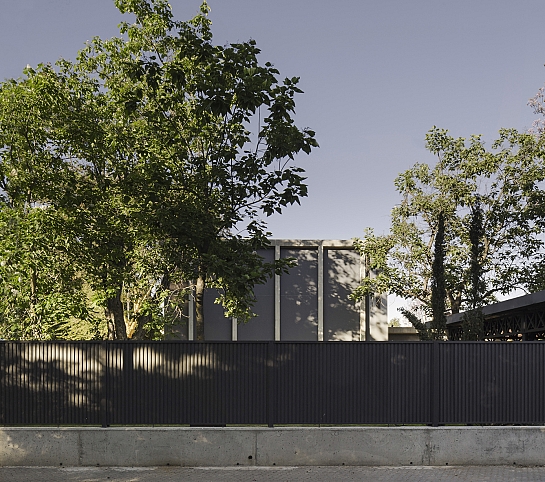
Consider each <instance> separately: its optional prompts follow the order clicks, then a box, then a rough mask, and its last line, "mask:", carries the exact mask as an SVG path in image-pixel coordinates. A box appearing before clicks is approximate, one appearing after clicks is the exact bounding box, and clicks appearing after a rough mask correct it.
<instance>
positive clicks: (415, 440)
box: [0, 427, 545, 467]
mask: <svg viewBox="0 0 545 482" xmlns="http://www.w3.org/2000/svg"><path fill="white" fill-rule="evenodd" d="M506 464H508V465H513V464H516V465H543V464H545V427H438V428H431V427H393V428H389V427H334V428H329V427H328V428H315V427H312V428H307V427H303V428H301V427H287V428H246V427H244V428H238V427H228V428H186V427H154V428H150V427H130V428H128V427H112V428H106V429H103V428H90V427H78V428H73V427H71V428H29V427H24V428H10V427H5V428H2V429H0V466H56V467H59V466H97V465H100V466H135V467H149V466H162V465H176V466H186V467H197V466H209V467H225V466H236V465H241V466H256V465H257V466H273V465H276V466H313V465H360V466H365V465H369V466H379V465H380V466H407V465H432V466H440V465H506Z"/></svg>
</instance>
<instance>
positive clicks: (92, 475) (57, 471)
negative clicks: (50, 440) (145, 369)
mask: <svg viewBox="0 0 545 482" xmlns="http://www.w3.org/2000/svg"><path fill="white" fill-rule="evenodd" d="M355 480H357V481H370V482H371V481H372V482H383V481H388V482H412V481H414V482H417V481H418V482H447V481H448V482H462V481H471V482H479V481H490V482H512V481H545V467H512V466H506V467H244V468H243V467H224V468H181V467H146V468H141V467H138V468H137V467H67V468H55V467H0V481H1V482H29V481H40V482H99V481H100V482H102V481H106V482H170V481H183V482H204V481H206V482H216V481H218V482H220V481H221V482H303V481H312V482H330V481H355Z"/></svg>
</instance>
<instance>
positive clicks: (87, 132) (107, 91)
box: [0, 0, 317, 339]
mask: <svg viewBox="0 0 545 482" xmlns="http://www.w3.org/2000/svg"><path fill="white" fill-rule="evenodd" d="M115 3H116V6H117V7H118V9H119V10H120V11H121V12H122V13H126V14H132V15H133V16H134V17H135V21H134V22H133V23H122V24H120V33H121V35H120V37H116V38H112V39H108V40H103V39H100V38H94V39H93V40H92V41H91V42H89V43H88V44H87V46H86V47H85V48H84V49H83V50H81V51H80V52H79V55H78V58H77V61H76V62H73V63H72V62H68V61H66V60H60V61H58V62H57V64H56V66H55V67H52V66H49V65H40V66H38V67H36V68H35V69H32V68H27V69H26V71H25V77H24V78H22V79H18V80H10V81H7V82H5V83H4V84H2V86H1V88H0V169H1V171H0V174H1V175H2V176H3V184H2V186H1V187H2V190H3V199H2V206H1V207H0V209H1V210H2V212H4V213H6V216H12V215H13V213H14V212H15V211H14V210H15V209H19V211H20V212H22V213H23V214H24V216H27V217H32V216H35V215H36V214H35V213H38V212H40V213H42V214H44V215H45V213H48V215H51V216H54V217H55V219H57V220H59V223H60V231H59V232H57V233H56V235H55V236H56V237H55V236H53V234H52V233H51V231H50V227H51V226H52V225H51V226H50V225H43V226H42V228H43V233H44V239H46V240H49V239H50V238H52V237H55V239H57V240H59V242H60V243H61V244H63V245H64V246H65V249H64V251H63V253H64V254H65V256H66V257H67V259H70V262H68V266H71V267H72V271H70V270H69V272H66V273H65V271H63V269H65V268H66V266H65V264H66V263H65V264H62V263H61V264H62V266H61V265H58V266H57V265H55V266H56V267H55V268H52V267H47V268H44V275H46V272H57V271H58V272H59V273H61V272H62V273H63V276H64V277H65V278H66V280H67V283H66V287H69V289H70V290H72V291H74V290H75V291H76V292H78V293H80V294H81V293H83V294H84V295H81V296H80V297H79V298H78V297H76V298H74V299H75V300H79V299H80V298H81V300H82V303H83V305H82V306H83V307H84V306H87V311H86V312H87V313H91V314H92V315H93V316H95V317H96V316H97V312H96V310H95V311H93V310H89V307H88V306H89V302H92V303H94V306H95V307H98V308H100V309H103V310H104V315H105V317H106V319H107V321H108V335H109V337H110V338H119V339H124V338H134V337H156V336H161V335H163V334H164V332H165V326H164V324H165V323H166V322H167V320H166V318H168V317H166V313H168V312H169V307H171V308H172V309H175V308H176V306H177V304H178V303H179V302H180V300H181V297H183V296H184V295H185V294H187V293H188V291H191V290H192V292H193V293H194V296H195V300H196V306H197V334H198V338H199V339H203V336H204V314H203V292H204V289H205V287H207V286H208V287H214V288H216V289H217V290H218V292H219V293H220V295H219V298H218V300H217V301H218V302H220V303H222V305H223V306H224V308H225V313H226V315H227V316H235V317H237V318H238V319H239V320H248V319H249V318H250V317H251V307H252V304H253V302H254V295H253V287H254V285H255V284H256V283H263V282H265V281H266V279H267V278H268V277H269V276H271V275H272V274H273V273H281V272H283V271H285V270H286V269H287V267H288V266H289V264H290V262H289V260H281V261H276V262H274V263H265V262H264V261H263V259H262V258H261V257H260V256H258V255H257V253H256V251H257V249H259V248H261V247H264V246H266V245H267V236H268V234H269V233H267V231H266V224H265V223H264V222H263V220H262V218H263V217H266V216H268V215H270V214H272V213H275V212H276V213H281V212H282V209H283V208H284V207H286V206H288V205H291V204H294V203H299V202H300V198H301V197H304V196H306V195H307V186H306V184H305V182H304V181H305V178H304V171H303V169H302V168H300V167H297V166H295V165H294V160H295V156H296V155H297V154H298V153H299V152H304V153H307V154H309V153H310V152H311V149H312V148H314V147H317V142H316V140H315V138H314V132H313V131H312V130H310V129H300V128H298V127H297V126H296V125H295V122H294V119H293V114H294V110H295V102H294V97H295V95H296V94H298V93H301V90H300V89H299V88H298V86H297V85H298V80H299V79H298V78H297V77H293V78H286V79H285V80H284V81H283V82H280V81H279V80H278V78H277V77H278V75H279V72H278V70H276V69H275V68H274V66H273V65H272V64H270V63H268V62H267V63H265V64H264V65H262V64H260V63H259V61H258V55H259V53H260V51H259V49H258V48H257V46H256V43H255V41H253V40H250V41H248V42H242V43H234V44H229V45H225V46H216V45H214V44H213V43H212V33H211V24H210V20H209V19H208V11H209V8H208V6H207V4H206V3H205V2H204V3H203V4H202V6H201V9H200V13H199V14H198V15H197V16H196V17H195V18H193V19H192V20H190V21H186V22H182V21H176V20H174V19H173V16H172V12H171V9H170V7H169V5H168V4H167V2H166V1H164V0H116V2H115ZM29 106H30V107H31V109H29ZM19 211H18V212H19ZM7 233H8V231H7V230H6V231H3V232H2V233H0V245H5V244H6V243H7ZM44 243H46V244H45V250H46V251H47V252H48V254H49V255H50V256H51V257H52V259H54V260H55V261H56V262H57V261H59V262H60V261H61V260H62V258H61V257H59V256H57V255H56V254H55V253H56V251H55V249H53V248H54V245H53V244H47V243H49V241H47V242H46V241H44ZM0 251H1V246H0ZM12 259H13V257H12ZM10 262H11V263H12V262H13V261H10ZM17 262H18V263H23V260H22V259H21V258H18V261H17ZM25 263H26V262H25ZM26 264H28V263H26ZM51 266H53V265H51ZM56 270H57V271H56ZM27 272H28V273H30V274H28V275H27V278H25V279H26V280H27V281H28V279H29V278H28V277H31V276H32V272H33V271H32V269H30V270H28V269H27ZM0 282H1V283H4V288H5V289H7V290H9V289H11V288H10V286H11V285H10V281H9V279H8V278H7V277H5V278H4V277H3V278H2V279H1V280H0ZM27 284H28V283H27ZM63 286H64V285H61V284H58V285H55V287H54V288H51V289H50V292H56V291H58V290H61V288H62V289H68V288H63ZM51 290H53V291H51ZM31 291H32V290H31ZM30 298H32V296H30ZM86 302H87V305H85V303H86ZM75 308H76V307H70V308H69V309H68V307H67V309H66V313H64V314H63V315H62V316H64V318H66V317H67V316H68V315H69V316H70V317H72V316H76V315H75V314H74V312H75V311H74V310H75ZM77 308H78V309H80V305H79V304H78V305H77ZM82 309H83V308H82ZM76 311H77V310H76ZM84 311H85V310H84ZM81 312H82V313H83V311H81ZM62 316H61V317H62ZM3 321H4V320H0V323H2V322H3ZM91 324H92V323H91ZM14 336H19V335H14ZM20 336H21V337H26V335H20Z"/></svg>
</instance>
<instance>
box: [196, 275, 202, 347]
mask: <svg viewBox="0 0 545 482" xmlns="http://www.w3.org/2000/svg"><path fill="white" fill-rule="evenodd" d="M195 325H196V331H197V341H204V276H203V275H199V277H198V278H197V284H196V286H195Z"/></svg>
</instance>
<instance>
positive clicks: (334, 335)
mask: <svg viewBox="0 0 545 482" xmlns="http://www.w3.org/2000/svg"><path fill="white" fill-rule="evenodd" d="M260 254H261V255H262V256H263V258H264V259H265V260H266V261H273V260H274V259H281V258H287V257H291V258H295V259H296V261H297V266H296V267H294V268H292V269H290V271H289V273H288V274H284V275H282V276H275V277H274V278H273V279H270V280H269V281H268V282H267V283H266V284H264V285H257V286H256V287H255V294H256V298H257V303H256V305H255V306H254V312H255V313H256V314H257V317H256V318H254V319H252V320H251V321H249V322H248V323H242V324H239V323H237V320H235V319H226V318H225V317H224V315H223V309H222V307H221V306H220V305H217V304H214V299H215V297H216V296H215V293H214V292H213V290H210V291H209V292H208V293H205V305H204V310H205V318H206V322H205V339H206V340H207V341H251V340H256V341H267V340H276V341H365V340H375V341H387V340H388V313H387V306H388V305H387V298H386V295H381V296H376V297H374V296H373V297H370V299H369V300H367V303H366V302H365V301H364V302H360V303H354V302H353V301H351V300H350V299H349V298H348V296H349V295H350V293H351V292H352V291H353V290H354V289H355V288H356V287H357V286H358V285H359V283H360V281H361V279H362V276H365V273H364V269H363V264H362V260H361V257H360V255H359V254H358V252H357V251H356V250H355V249H354V247H353V243H352V241H350V240H341V241H331V240H283V239H274V240H271V245H270V247H269V248H267V249H264V250H262V252H261V253H260ZM371 275H372V273H371ZM179 333H180V338H182V339H186V340H193V339H194V334H195V317H194V306H193V303H192V301H191V300H190V303H189V322H188V323H187V324H186V325H185V326H181V327H180V331H179Z"/></svg>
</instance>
